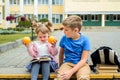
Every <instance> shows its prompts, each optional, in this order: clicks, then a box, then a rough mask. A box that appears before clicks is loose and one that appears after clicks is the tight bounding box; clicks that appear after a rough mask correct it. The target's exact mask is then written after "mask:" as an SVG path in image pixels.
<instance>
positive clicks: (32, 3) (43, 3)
mask: <svg viewBox="0 0 120 80" xmlns="http://www.w3.org/2000/svg"><path fill="white" fill-rule="evenodd" d="M9 15H13V16H15V17H20V16H25V17H26V18H31V17H33V16H34V17H35V18H36V20H40V19H42V18H47V19H48V20H49V21H51V22H52V23H53V24H54V26H55V28H60V27H61V26H62V25H61V22H62V20H63V19H65V18H66V17H67V16H70V15H79V16H81V18H82V20H83V26H88V27H92V26H98V27H107V26H111V27H114V26H117V27H120V0H0V28H9V27H15V26H16V25H17V24H18V20H19V19H18V18H16V19H15V20H14V21H6V17H7V16H9Z"/></svg>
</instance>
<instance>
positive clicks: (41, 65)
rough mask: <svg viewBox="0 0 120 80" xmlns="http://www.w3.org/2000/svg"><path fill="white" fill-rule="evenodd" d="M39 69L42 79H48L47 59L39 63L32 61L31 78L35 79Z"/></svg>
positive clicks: (48, 66)
mask: <svg viewBox="0 0 120 80" xmlns="http://www.w3.org/2000/svg"><path fill="white" fill-rule="evenodd" d="M40 69H41V74H42V76H43V79H42V80H48V79H49V75H50V63H49V61H44V62H40V63H34V64H33V65H32V70H31V80H37V78H38V74H39V72H40Z"/></svg>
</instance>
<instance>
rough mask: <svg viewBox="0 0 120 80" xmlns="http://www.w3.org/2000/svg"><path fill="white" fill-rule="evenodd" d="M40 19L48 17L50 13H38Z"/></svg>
mask: <svg viewBox="0 0 120 80" xmlns="http://www.w3.org/2000/svg"><path fill="white" fill-rule="evenodd" d="M40 19H48V14H38V20H40Z"/></svg>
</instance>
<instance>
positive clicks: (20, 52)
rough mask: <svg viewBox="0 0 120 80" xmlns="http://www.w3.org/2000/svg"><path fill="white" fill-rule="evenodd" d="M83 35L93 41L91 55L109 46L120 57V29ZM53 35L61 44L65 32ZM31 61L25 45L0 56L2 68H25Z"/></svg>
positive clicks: (86, 32)
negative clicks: (102, 47) (96, 50)
mask: <svg viewBox="0 0 120 80" xmlns="http://www.w3.org/2000/svg"><path fill="white" fill-rule="evenodd" d="M82 33H83V34H84V35H86V36H88V37H89V38H90V40H91V45H92V50H91V53H92V52H93V51H95V49H97V48H99V47H100V46H109V47H111V48H113V49H114V50H115V51H117V52H118V54H119V55H120V29H119V30H110V31H109V30H107V31H105V30H103V31H101V30H98V31H97V30H94V31H93V30H84V31H82ZM53 35H54V36H56V38H57V39H58V42H59V39H60V38H61V35H63V32H62V31H55V32H54V33H53ZM57 45H58V44H57ZM30 59H31V58H30V57H29V55H28V54H27V50H26V47H25V46H24V45H20V46H19V47H16V48H14V49H11V50H9V51H6V52H4V53H1V54H0V68H23V67H25V65H26V64H27V63H28V62H29V60H30ZM90 63H91V62H90Z"/></svg>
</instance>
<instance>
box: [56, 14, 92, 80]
mask: <svg viewBox="0 0 120 80" xmlns="http://www.w3.org/2000/svg"><path fill="white" fill-rule="evenodd" d="M62 24H63V30H64V34H65V35H64V36H63V37H62V39H61V41H60V44H59V45H60V52H59V66H60V68H59V70H58V78H59V80H68V79H70V77H71V76H72V75H73V74H75V75H76V77H77V80H89V74H90V68H89V65H88V64H87V59H88V56H89V51H90V42H89V39H88V38H87V37H86V36H84V35H83V34H81V33H80V30H81V27H82V20H81V18H80V17H79V16H75V15H74V16H69V17H68V18H66V19H65V20H64V21H63V23H62Z"/></svg>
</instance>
